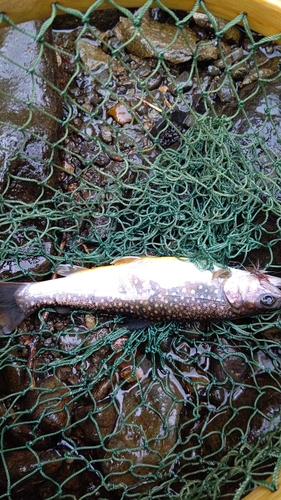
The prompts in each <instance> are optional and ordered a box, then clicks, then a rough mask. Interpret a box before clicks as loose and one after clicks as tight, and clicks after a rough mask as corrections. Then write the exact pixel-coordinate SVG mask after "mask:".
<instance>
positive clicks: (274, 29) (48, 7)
mask: <svg viewBox="0 0 281 500" xmlns="http://www.w3.org/2000/svg"><path fill="white" fill-rule="evenodd" d="M162 1H163V3H164V4H165V5H166V6H167V7H168V8H170V9H180V10H191V9H192V8H193V7H194V4H195V0H162ZM93 3H94V2H93V0H79V2H77V0H60V2H58V4H59V5H61V6H62V7H69V8H72V9H79V10H80V11H82V12H83V11H86V10H87V9H88V8H89V7H90V6H91V5H92V4H93ZM117 3H118V4H119V5H120V6H122V7H127V8H129V7H141V6H142V5H144V3H145V2H144V1H143V0H117ZM205 6H206V7H207V9H208V10H210V11H211V12H212V14H213V15H214V16H217V17H221V18H223V19H227V20H232V19H234V18H235V17H236V16H238V15H239V14H241V13H245V14H247V17H248V23H249V26H250V28H251V29H252V30H253V31H257V32H258V33H261V34H263V35H265V36H268V35H276V34H278V33H280V32H281V0H223V1H222V0H205ZM109 7H111V6H110V4H109V3H108V2H107V1H106V0H105V1H104V3H103V4H102V5H101V6H99V8H109ZM0 12H1V13H4V14H6V15H7V16H8V17H9V18H10V19H11V20H12V21H13V22H14V23H22V22H26V21H30V20H32V19H45V18H48V17H50V15H51V12H52V2H51V0H0ZM59 13H60V14H61V13H62V11H61V10H59ZM5 25H6V23H5V22H4V23H2V24H0V27H3V26H5Z"/></svg>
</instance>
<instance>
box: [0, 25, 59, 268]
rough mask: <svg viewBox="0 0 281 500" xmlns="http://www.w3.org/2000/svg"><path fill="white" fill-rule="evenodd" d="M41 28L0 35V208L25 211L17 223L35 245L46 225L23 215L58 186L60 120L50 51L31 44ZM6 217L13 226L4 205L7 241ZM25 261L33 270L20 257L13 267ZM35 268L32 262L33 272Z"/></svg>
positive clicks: (48, 36)
mask: <svg viewBox="0 0 281 500" xmlns="http://www.w3.org/2000/svg"><path fill="white" fill-rule="evenodd" d="M41 26H42V23H41V22H29V23H25V24H22V25H21V26H20V27H21V29H22V30H26V31H27V32H28V33H29V34H30V36H28V35H26V34H24V33H22V32H21V31H19V30H18V29H13V28H4V29H2V30H1V32H0V54H1V56H0V65H1V78H0V92H1V108H0V123H2V125H0V193H2V195H3V198H4V208H3V210H4V211H5V202H7V203H10V202H16V203H24V204H26V205H29V206H30V208H28V207H27V209H26V214H25V217H24V220H23V221H21V231H22V232H25V231H26V232H30V231H31V230H32V228H33V230H34V234H35V239H36V238H37V239H38V235H37V234H36V231H37V230H38V227H40V226H42V225H44V224H45V222H44V220H42V219H40V217H39V216H38V217H37V220H36V219H35V218H34V217H33V218H28V213H29V212H30V215H32V212H33V211H34V207H33V206H32V204H33V203H35V202H36V200H37V199H38V198H40V200H41V201H42V200H43V199H44V198H47V197H48V196H49V195H50V192H51V191H50V190H49V188H50V187H52V188H54V187H56V185H57V177H56V174H55V171H54V168H53V166H52V162H53V160H54V150H53V147H52V144H53V143H55V142H56V140H57V132H58V119H59V118H60V116H61V102H60V98H59V95H58V93H57V92H56V91H55V90H54V89H53V88H52V85H54V86H55V85H56V80H57V61H56V55H55V51H54V50H51V49H50V48H48V47H46V46H44V49H43V50H42V44H41V43H38V42H36V40H35V39H36V37H37V35H38V33H39V30H40V28H41ZM44 39H45V41H46V42H48V43H49V44H51V43H52V38H51V31H47V32H46V34H45V35H44ZM10 61H12V62H10ZM48 82H50V84H48ZM21 210H22V209H21ZM12 214H13V215H12ZM10 216H12V217H13V222H15V221H17V220H18V214H17V209H16V208H14V209H13V211H12V210H11V207H10V205H9V208H7V218H6V221H7V226H6V227H5V228H4V227H3V226H2V234H3V233H4V232H5V240H6V239H7V237H11V234H10V231H11V230H10V226H9V217H10ZM13 227H15V224H13ZM13 232H14V234H13V235H12V239H13V240H14V242H15V244H16V245H17V246H18V242H17V241H16V240H17V238H18V235H17V233H16V230H15V229H13ZM31 241H32V246H33V249H34V247H36V244H35V241H34V238H32V239H30V238H28V235H25V234H24V235H23V241H22V242H21V246H22V247H24V246H25V245H26V247H27V248H28V247H30V246H31ZM40 246H42V242H40V243H39V242H38V247H40ZM45 251H46V255H44V252H42V253H41V256H42V259H43V260H44V261H45V264H46V265H48V262H47V254H48V252H49V251H51V248H50V247H49V248H48V247H46V248H45ZM23 253H24V252H22V254H23ZM37 255H38V248H37ZM41 256H40V258H41ZM2 258H3V255H2ZM4 258H5V256H4ZM10 261H11V264H10V265H12V262H15V255H13V256H11V258H10ZM24 261H25V262H26V266H27V267H29V268H30V269H32V268H33V266H34V262H32V259H30V258H29V257H23V258H22V262H21V264H20V265H19V262H18V260H17V263H16V266H18V267H21V265H24ZM37 264H38V262H35V265H36V266H37ZM41 264H42V262H41ZM43 265H44V264H43ZM49 267H50V266H49ZM0 272H1V269H0Z"/></svg>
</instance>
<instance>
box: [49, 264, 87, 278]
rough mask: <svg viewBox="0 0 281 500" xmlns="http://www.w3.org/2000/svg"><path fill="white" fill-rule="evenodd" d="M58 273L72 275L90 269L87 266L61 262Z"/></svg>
mask: <svg viewBox="0 0 281 500" xmlns="http://www.w3.org/2000/svg"><path fill="white" fill-rule="evenodd" d="M56 271H57V273H58V274H59V275H60V276H72V275H74V274H76V273H81V271H89V269H88V268H87V267H82V266H71V265H70V264H60V265H59V266H58V267H57V269H56Z"/></svg>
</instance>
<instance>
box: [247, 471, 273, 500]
mask: <svg viewBox="0 0 281 500" xmlns="http://www.w3.org/2000/svg"><path fill="white" fill-rule="evenodd" d="M267 481H268V482H269V483H272V477H269V478H268V479H267ZM280 490H281V474H279V480H278V490H276V491H270V490H269V489H268V488H266V487H265V486H258V487H257V488H255V489H254V490H253V491H251V493H249V494H248V495H247V496H245V497H244V498H243V500H280V499H281V491H280Z"/></svg>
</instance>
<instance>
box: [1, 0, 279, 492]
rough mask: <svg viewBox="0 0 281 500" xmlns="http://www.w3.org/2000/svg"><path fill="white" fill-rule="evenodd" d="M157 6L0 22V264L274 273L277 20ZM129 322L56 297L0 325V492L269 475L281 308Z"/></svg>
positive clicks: (245, 487)
mask: <svg viewBox="0 0 281 500" xmlns="http://www.w3.org/2000/svg"><path fill="white" fill-rule="evenodd" d="M109 3H110V2H109ZM155 4H156V5H157V7H155V8H154V9H149V8H148V7H144V8H142V9H140V10H139V11H137V10H134V9H131V10H129V9H124V8H122V9H121V8H119V9H118V7H116V5H115V3H113V2H112V9H110V10H109V11H98V10H96V9H95V6H93V7H92V8H90V9H89V11H88V12H87V13H86V14H82V13H80V12H79V11H74V12H73V11H70V10H69V11H68V10H67V9H63V8H62V7H59V6H57V7H56V8H54V10H53V15H52V17H51V18H50V19H48V20H46V21H45V22H44V23H39V22H30V23H26V24H24V25H20V26H18V27H14V26H12V23H10V24H11V26H10V27H8V28H5V29H2V30H1V31H0V57H1V75H0V76H1V78H0V94H1V102H2V104H1V109H0V136H1V141H0V144H1V146H0V161H1V169H0V172H1V177H0V190H1V194H0V196H1V203H0V211H1V218H0V248H1V262H0V274H1V279H2V280H8V281H10V280H18V281H32V280H37V281H38V280H43V279H49V278H50V277H51V276H52V274H53V273H55V271H56V268H57V266H58V265H59V264H61V263H65V262H66V263H68V264H73V265H84V266H89V267H91V266H94V265H99V264H103V263H109V262H110V261H112V260H114V259H115V258H118V257H120V256H126V255H139V256H140V255H157V256H162V255H171V256H185V257H188V258H190V259H192V260H193V261H195V262H196V263H197V264H198V265H201V266H203V267H210V266H212V265H213V264H214V263H215V262H218V263H220V264H221V265H223V266H224V265H232V266H237V267H247V268H252V269H253V271H254V272H256V273H258V272H259V268H261V269H268V270H270V273H271V274H276V276H280V269H281V253H280V215H281V208H280V207H281V205H280V197H281V194H280V149H281V144H280V130H281V129H280V116H281V115H280V102H279V101H280V86H281V84H280V68H279V65H280V46H279V45H277V44H275V43H274V40H275V41H276V42H277V40H278V36H276V37H275V39H274V37H271V38H268V39H265V38H262V37H261V36H260V35H258V34H254V33H251V32H250V30H249V28H248V24H247V19H246V17H245V16H240V17H239V18H237V19H235V20H233V21H232V22H230V23H228V24H226V23H225V22H223V21H222V20H219V19H216V18H214V17H213V16H212V14H211V13H210V12H209V11H208V10H207V9H206V8H205V7H204V4H203V2H200V5H201V7H203V10H204V14H202V13H199V12H198V9H197V7H198V5H199V4H196V6H195V7H194V10H193V11H192V12H189V13H187V12H182V11H176V12H175V11H171V10H169V9H167V8H166V7H164V6H163V5H162V4H161V3H160V2H158V1H157V2H155ZM62 11H64V13H65V16H63V17H61V16H56V14H57V13H58V12H59V13H61V12H62ZM238 21H240V22H242V24H241V25H239V26H238V24H237V23H238ZM8 22H9V20H8ZM64 312H65V311H64ZM121 320H122V318H121V317H119V316H118V317H110V316H106V315H97V314H95V313H93V314H89V313H85V311H84V312H83V311H81V310H79V311H77V310H72V311H68V313H67V314H63V313H62V311H60V312H58V311H56V310H55V309H53V308H48V309H47V310H41V311H40V312H39V313H38V314H34V315H33V316H31V318H29V319H27V320H26V321H24V322H23V323H22V324H21V325H20V327H19V328H18V329H17V330H16V331H15V332H14V333H13V334H12V335H10V336H3V337H1V339H0V345H1V351H0V398H1V399H0V422H1V427H0V436H1V447H0V464H1V465H0V499H2V498H3V499H4V498H5V499H6V498H9V499H17V500H25V499H29V498H30V495H31V494H32V492H34V491H35V490H36V497H37V498H38V500H41V499H42V500H47V499H55V498H59V499H64V498H65V499H73V500H78V499H81V500H82V499H86V498H102V499H104V500H111V499H114V500H115V499H124V500H125V499H148V498H150V499H163V500H164V499H167V498H175V499H176V498H178V499H186V498H188V499H189V500H191V499H194V500H195V499H200V500H204V499H218V498H221V499H234V500H238V499H240V498H241V497H243V496H244V495H245V494H246V493H247V492H248V491H250V490H251V488H253V487H254V485H256V484H260V483H262V482H263V481H265V480H266V478H267V477H268V476H269V474H272V473H273V483H272V484H271V485H269V486H270V487H271V488H274V487H275V486H276V482H277V476H278V471H279V461H280V402H281V372H280V359H281V358H280V356H281V351H280V332H281V324H280V315H279V314H276V313H274V314H271V315H264V316H261V317H258V318H251V319H248V318H246V319H243V320H239V321H235V322H226V321H222V322H218V323H202V322H196V323H193V324H188V323H182V322H169V323H157V324H152V325H149V326H146V327H142V328H138V329H135V330H133V331H132V330H129V329H128V327H127V325H126V323H123V322H122V321H121ZM134 326H136V325H134ZM138 326H142V325H138ZM131 328H132V325H131Z"/></svg>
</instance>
